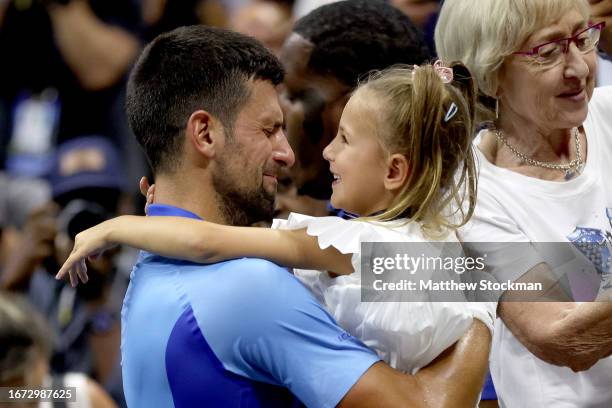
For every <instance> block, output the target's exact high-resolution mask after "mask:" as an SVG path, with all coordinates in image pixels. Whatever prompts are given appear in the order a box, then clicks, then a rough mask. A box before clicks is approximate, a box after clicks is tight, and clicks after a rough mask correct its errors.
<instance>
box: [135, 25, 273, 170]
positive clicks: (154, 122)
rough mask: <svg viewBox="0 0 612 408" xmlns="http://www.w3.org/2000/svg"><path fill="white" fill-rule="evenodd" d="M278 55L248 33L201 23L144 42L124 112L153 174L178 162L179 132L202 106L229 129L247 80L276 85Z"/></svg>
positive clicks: (244, 94)
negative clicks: (146, 43) (246, 34)
mask: <svg viewBox="0 0 612 408" xmlns="http://www.w3.org/2000/svg"><path fill="white" fill-rule="evenodd" d="M283 76H284V72H283V68H282V66H281V64H280V62H279V61H278V60H277V58H276V57H275V56H274V55H272V53H270V52H269V51H268V50H267V49H266V48H265V47H264V46H263V45H261V44H260V43H259V42H257V41H256V40H254V39H253V38H250V37H247V36H244V35H242V34H238V33H234V32H231V31H227V30H223V29H218V28H211V27H205V26H201V25H199V26H189V27H181V28H177V29H176V30H173V31H170V32H168V33H165V34H162V35H160V36H158V37H157V38H155V39H154V40H153V41H152V42H151V43H150V44H149V45H147V46H146V48H145V49H144V51H143V52H142V54H141V55H140V57H139V58H138V61H137V62H136V65H135V67H134V69H133V70H132V73H131V75H130V78H129V81H128V88H127V103H126V105H127V116H128V120H129V123H130V126H131V128H132V131H133V132H134V134H135V135H136V138H137V139H138V142H139V143H140V144H141V146H142V147H143V148H144V150H145V153H146V155H147V158H148V159H149V163H150V164H151V167H152V169H153V172H154V173H157V172H159V171H172V170H174V169H176V167H177V163H178V162H179V153H180V150H181V148H182V140H183V138H182V137H181V132H182V131H183V130H184V129H185V125H186V123H187V120H188V119H189V116H190V115H191V113H193V112H194V111H196V110H199V109H203V110H206V111H207V112H209V113H210V114H211V115H213V116H215V117H217V118H218V119H219V120H220V121H221V123H222V124H223V126H225V128H226V130H228V129H229V131H228V132H227V134H231V129H232V126H233V124H234V121H235V120H236V116H237V115H238V112H239V111H240V109H241V108H242V106H243V105H244V104H245V103H246V101H247V100H248V97H249V92H248V88H247V85H246V83H247V81H249V80H250V79H259V80H266V81H270V82H272V83H273V84H274V85H278V84H279V83H281V82H282V80H283Z"/></svg>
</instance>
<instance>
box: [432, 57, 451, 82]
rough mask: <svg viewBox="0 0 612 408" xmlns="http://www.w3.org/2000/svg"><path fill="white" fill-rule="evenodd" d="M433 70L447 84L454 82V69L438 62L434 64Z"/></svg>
mask: <svg viewBox="0 0 612 408" xmlns="http://www.w3.org/2000/svg"><path fill="white" fill-rule="evenodd" d="M433 69H434V71H436V73H437V74H438V76H439V77H440V79H441V80H442V82H444V83H445V84H450V83H451V82H453V69H452V68H449V67H445V66H444V65H442V61H440V60H437V61H436V62H434V64H433Z"/></svg>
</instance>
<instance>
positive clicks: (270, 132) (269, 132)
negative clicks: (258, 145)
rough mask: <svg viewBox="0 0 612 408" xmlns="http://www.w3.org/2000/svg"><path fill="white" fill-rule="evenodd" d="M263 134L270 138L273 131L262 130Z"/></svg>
mask: <svg viewBox="0 0 612 408" xmlns="http://www.w3.org/2000/svg"><path fill="white" fill-rule="evenodd" d="M263 132H264V133H265V135H266V136H268V137H270V136H272V134H273V133H274V129H264V130H263Z"/></svg>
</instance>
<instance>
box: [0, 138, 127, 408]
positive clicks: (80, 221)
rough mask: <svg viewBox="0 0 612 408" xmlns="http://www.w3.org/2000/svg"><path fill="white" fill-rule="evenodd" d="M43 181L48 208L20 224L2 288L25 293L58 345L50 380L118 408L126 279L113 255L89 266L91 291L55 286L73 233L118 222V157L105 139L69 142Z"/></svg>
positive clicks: (121, 182) (120, 184)
mask: <svg viewBox="0 0 612 408" xmlns="http://www.w3.org/2000/svg"><path fill="white" fill-rule="evenodd" d="M49 181H50V185H51V193H52V198H53V200H54V202H53V203H48V204H47V205H45V206H43V207H41V208H40V209H39V210H37V211H35V212H34V213H32V215H31V216H30V217H29V219H28V220H27V221H26V225H25V228H24V231H23V233H22V235H21V241H19V242H17V243H15V246H14V250H13V252H12V253H11V254H10V256H9V260H8V261H7V263H6V265H5V268H4V270H3V272H2V276H1V277H0V278H1V279H0V282H1V284H2V288H4V289H7V290H11V291H17V292H22V293H27V294H28V298H29V300H30V302H31V303H32V305H33V306H34V307H35V308H36V309H37V310H38V311H40V312H41V313H42V314H43V315H44V316H45V318H46V319H47V321H48V323H49V325H50V327H51V329H52V331H53V333H55V337H56V338H55V342H54V345H53V357H52V359H51V368H52V370H53V371H54V372H58V373H64V372H67V371H78V372H83V373H86V374H88V375H90V376H92V377H93V378H95V379H96V380H98V381H99V382H100V383H101V384H103V386H104V387H105V388H106V389H107V390H108V391H109V392H110V393H111V395H112V396H113V398H115V399H116V401H118V402H119V403H123V393H122V385H121V375H120V373H121V369H120V366H119V345H120V320H119V310H120V307H121V302H122V299H123V295H124V293H125V289H126V287H127V278H128V277H127V271H126V270H125V269H124V268H121V267H120V265H119V262H120V258H118V255H119V254H118V250H113V251H110V252H109V253H108V254H104V255H102V256H100V257H99V258H97V259H95V260H91V261H89V265H90V267H91V268H92V270H93V271H94V274H93V275H92V280H91V285H82V286H83V288H80V287H79V288H76V289H75V288H72V287H70V285H67V284H64V283H63V282H59V281H56V280H55V279H54V278H53V276H54V274H55V273H56V272H57V270H58V269H59V265H61V264H62V263H63V261H64V260H65V259H66V257H67V256H68V254H69V253H70V250H71V249H72V246H73V245H74V237H75V235H76V234H77V233H78V232H79V231H81V230H82V229H84V228H88V227H89V226H92V225H95V224H97V223H99V222H101V221H103V220H105V219H108V218H110V217H112V216H115V215H117V211H118V207H119V204H120V200H121V197H122V193H123V191H124V175H123V172H122V168H121V161H120V157H119V153H118V151H117V149H116V148H115V147H114V145H113V144H112V143H111V142H110V141H108V140H107V139H105V138H103V137H83V138H77V139H73V140H70V141H68V142H65V143H63V144H62V145H60V146H59V148H58V150H57V153H56V155H55V158H54V161H53V165H52V170H51V173H50V175H49ZM126 262H130V261H126ZM87 286H89V287H87Z"/></svg>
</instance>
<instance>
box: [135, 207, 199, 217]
mask: <svg viewBox="0 0 612 408" xmlns="http://www.w3.org/2000/svg"><path fill="white" fill-rule="evenodd" d="M147 215H148V216H165V217H185V218H193V219H195V220H201V219H202V218H200V217H199V216H197V215H195V214H194V213H192V212H191V211H187V210H183V209H182V208H179V207H175V206H173V205H166V204H151V205H149V207H148V208H147Z"/></svg>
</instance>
